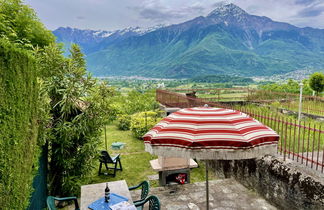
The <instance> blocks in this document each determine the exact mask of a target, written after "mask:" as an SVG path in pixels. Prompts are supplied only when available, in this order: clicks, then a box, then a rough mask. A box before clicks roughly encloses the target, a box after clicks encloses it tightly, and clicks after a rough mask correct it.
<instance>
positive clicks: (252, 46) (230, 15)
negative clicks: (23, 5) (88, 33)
mask: <svg viewBox="0 0 324 210" xmlns="http://www.w3.org/2000/svg"><path fill="white" fill-rule="evenodd" d="M137 30H138V29H137ZM94 33H98V32H93V34H94ZM101 33H103V34H107V33H110V34H109V36H106V37H104V36H101V37H95V40H94V41H90V42H91V44H90V45H91V46H90V45H88V44H89V41H88V40H91V39H84V41H81V40H77V39H74V40H75V41H77V43H78V44H80V45H81V46H82V47H83V49H84V50H85V53H86V54H87V57H86V59H87V62H88V68H89V69H90V71H92V72H93V73H94V75H97V76H111V75H140V76H147V77H164V78H165V77H169V78H187V77H194V76H199V75H212V74H230V75H243V76H257V75H272V74H278V73H285V72H289V71H293V70H296V69H302V68H311V69H319V68H324V30H320V29H313V28H298V27H295V26H293V25H290V24H287V23H280V22H274V21H272V20H271V19H269V18H267V17H259V16H254V15H250V14H248V13H246V12H245V11H244V10H242V9H241V8H239V7H237V6H235V5H234V4H226V5H220V6H219V7H217V8H216V9H215V10H214V11H212V12H211V13H210V14H209V15H207V16H206V17H202V16H201V17H197V18H195V19H193V20H190V21H187V22H184V23H181V24H176V25H170V26H165V27H158V28H154V29H153V30H149V31H146V32H141V33H138V32H136V29H128V32H127V33H122V32H121V31H116V32H101ZM54 34H55V32H54ZM61 40H66V39H64V38H63V37H62V36H61V37H59V38H58V41H61ZM70 40H72V39H71V38H70Z"/></svg>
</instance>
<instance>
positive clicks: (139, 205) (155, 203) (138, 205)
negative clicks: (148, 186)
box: [135, 195, 161, 210]
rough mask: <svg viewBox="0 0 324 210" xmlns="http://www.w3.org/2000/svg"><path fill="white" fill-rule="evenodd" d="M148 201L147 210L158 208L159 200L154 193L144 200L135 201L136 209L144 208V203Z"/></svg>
mask: <svg viewBox="0 0 324 210" xmlns="http://www.w3.org/2000/svg"><path fill="white" fill-rule="evenodd" d="M147 202H149V210H160V209H161V207H160V200H159V198H158V197H157V196H155V195H150V196H149V197H147V198H146V199H145V200H143V201H140V202H138V203H135V206H136V208H137V209H138V210H142V209H143V208H144V205H145V203H147Z"/></svg>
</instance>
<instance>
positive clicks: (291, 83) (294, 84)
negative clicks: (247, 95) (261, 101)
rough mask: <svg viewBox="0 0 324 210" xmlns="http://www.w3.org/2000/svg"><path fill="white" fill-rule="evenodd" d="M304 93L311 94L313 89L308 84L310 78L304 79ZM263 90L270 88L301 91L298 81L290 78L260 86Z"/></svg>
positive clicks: (280, 90)
mask: <svg viewBox="0 0 324 210" xmlns="http://www.w3.org/2000/svg"><path fill="white" fill-rule="evenodd" d="M303 84H304V86H303V94H306V95H311V94H312V90H311V89H310V87H309V85H308V80H306V79H305V80H303ZM260 88H261V89H263V90H270V91H273V92H285V93H299V91H300V86H299V83H298V81H296V80H292V79H289V80H288V81H287V82H286V83H270V84H265V85H261V86H260Z"/></svg>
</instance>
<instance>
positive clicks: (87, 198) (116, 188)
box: [80, 180, 133, 210]
mask: <svg viewBox="0 0 324 210" xmlns="http://www.w3.org/2000/svg"><path fill="white" fill-rule="evenodd" d="M108 187H109V189H110V192H111V193H115V194H118V195H121V196H124V197H126V198H128V199H129V200H128V202H129V203H131V204H132V203H133V200H132V197H131V194H130V192H129V190H128V186H127V183H126V181H125V180H119V181H113V182H108ZM105 188H106V182H103V183H99V184H89V185H82V186H81V206H80V207H81V210H89V208H88V206H89V205H90V204H91V203H92V202H94V201H96V200H98V199H99V198H101V197H104V196H105Z"/></svg>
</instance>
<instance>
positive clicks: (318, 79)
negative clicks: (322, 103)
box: [309, 72, 324, 96]
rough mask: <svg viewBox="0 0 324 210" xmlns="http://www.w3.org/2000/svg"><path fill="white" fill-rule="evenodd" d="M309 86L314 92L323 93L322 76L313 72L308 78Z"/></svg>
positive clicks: (323, 76) (323, 78)
mask: <svg viewBox="0 0 324 210" xmlns="http://www.w3.org/2000/svg"><path fill="white" fill-rule="evenodd" d="M309 86H310V87H311V88H312V89H313V90H314V91H315V92H316V95H317V96H318V95H319V93H321V92H323V91H324V74H323V73H321V72H315V73H314V74H312V75H311V76H310V78H309Z"/></svg>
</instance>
